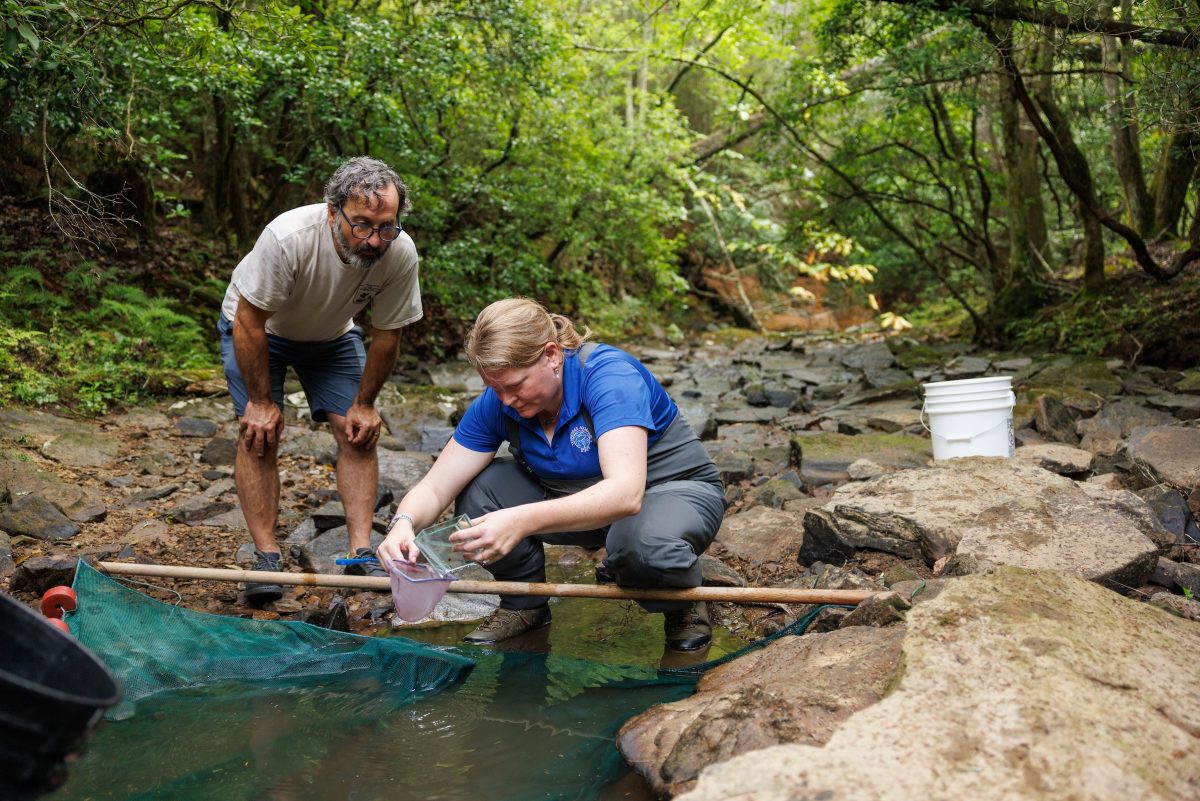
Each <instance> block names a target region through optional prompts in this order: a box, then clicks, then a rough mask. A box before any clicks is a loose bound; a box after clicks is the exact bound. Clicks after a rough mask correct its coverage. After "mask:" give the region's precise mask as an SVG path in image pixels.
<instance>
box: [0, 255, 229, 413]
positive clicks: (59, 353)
mask: <svg viewBox="0 0 1200 801" xmlns="http://www.w3.org/2000/svg"><path fill="white" fill-rule="evenodd" d="M0 260H2V261H4V262H9V263H13V266H11V267H9V268H8V269H7V270H6V271H5V272H3V273H0V405H3V404H7V403H20V404H27V405H35V406H36V405H44V404H49V403H62V404H65V405H67V406H70V407H72V408H74V409H76V410H78V411H82V412H88V413H101V412H105V411H107V410H108V409H109V408H110V407H111V406H113V405H118V404H121V405H124V404H131V403H136V402H137V401H139V400H141V399H144V398H147V397H149V396H151V395H153V394H155V393H156V392H157V391H160V390H161V389H162V388H163V386H164V384H165V383H169V382H170V381H171V379H172V377H173V376H174V375H175V374H176V373H177V372H178V371H180V370H185V369H188V368H193V367H199V366H203V365H209V364H211V363H212V362H213V360H214V356H213V353H212V351H211V349H212V344H211V342H212V337H211V336H210V334H209V333H208V332H207V331H205V330H204V329H202V327H201V325H200V323H198V322H197V321H196V320H194V319H193V318H191V317H189V316H187V315H186V314H184V313H183V312H182V311H181V310H180V308H179V304H178V303H176V302H175V301H172V300H169V299H166V298H161V297H151V296H148V295H146V293H145V292H144V291H143V290H141V289H139V288H136V287H132V286H127V285H123V284H120V283H117V279H118V277H119V273H118V271H117V270H116V269H114V268H101V267H99V266H97V265H96V264H93V263H91V262H80V263H78V264H75V265H74V266H72V267H71V268H70V269H68V270H67V271H66V272H65V273H64V274H63V275H62V276H61V279H59V280H58V281H57V282H56V283H57V285H58V291H51V290H50V289H49V288H48V283H49V282H48V280H47V278H46V276H48V275H53V274H54V272H55V268H54V267H53V266H52V265H51V264H50V263H49V262H48V261H47V260H46V259H45V258H44V257H40V256H38V255H37V254H30V253H0Z"/></svg>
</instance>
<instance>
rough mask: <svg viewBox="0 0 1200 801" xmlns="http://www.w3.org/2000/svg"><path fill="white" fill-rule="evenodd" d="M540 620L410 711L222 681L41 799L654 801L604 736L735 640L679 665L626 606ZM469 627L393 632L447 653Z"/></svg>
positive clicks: (571, 610) (161, 710) (97, 754)
mask: <svg viewBox="0 0 1200 801" xmlns="http://www.w3.org/2000/svg"><path fill="white" fill-rule="evenodd" d="M581 578H582V577H581V576H578V575H574V576H572V575H561V576H553V577H552V578H551V580H554V581H564V580H565V581H570V580H575V581H579V580H581ZM552 611H553V616H554V622H553V623H552V624H551V625H550V626H548V627H546V628H544V629H541V630H539V631H537V632H532V633H530V634H529V635H525V636H524V637H522V638H518V639H517V640H516V641H510V642H508V643H505V647H504V648H503V649H464V651H463V653H464V654H465V655H467V656H468V657H470V658H472V659H475V660H476V661H477V664H476V666H475V668H474V669H473V670H472V671H471V672H470V673H469V674H468V675H467V677H466V678H465V679H464V680H463V681H461V682H460V683H459V684H458V685H457V686H455V687H452V688H451V689H448V690H445V691H443V692H440V693H437V694H434V695H432V696H428V697H425V698H423V699H421V700H418V701H417V702H416V703H411V702H404V701H403V699H393V698H392V697H391V695H390V693H389V691H388V690H386V689H385V688H381V687H379V686H378V685H365V686H356V685H354V684H351V683H347V684H345V685H339V686H332V687H331V686H329V685H328V684H326V685H319V686H305V685H298V686H297V685H293V686H288V687H273V688H266V689H264V688H262V687H258V686H248V685H228V684H226V685H221V686H219V687H213V688H206V689H203V690H198V691H189V692H181V693H171V694H165V695H160V696H156V697H152V698H149V699H145V700H143V701H141V702H139V703H138V704H137V708H136V713H135V714H134V715H133V716H132V717H129V718H128V719H126V720H120V721H110V722H106V723H105V724H104V725H103V726H102V727H101V728H100V729H99V730H98V731H97V732H96V733H95V734H94V735H93V736H92V738H91V740H90V741H89V746H88V750H87V753H86V754H85V755H84V757H83V758H82V759H81V761H80V762H78V763H77V764H75V765H73V766H72V768H71V772H70V776H69V779H68V781H67V784H66V785H65V787H64V788H62V789H61V790H60V791H58V792H57V793H55V794H54V795H52V796H50V798H52V799H55V800H56V801H58V800H60V799H61V801H83V799H146V800H147V801H148V800H149V799H163V800H164V801H165V800H166V799H172V800H173V801H207V800H208V799H213V801H217V800H218V799H219V800H220V801H241V800H243V799H244V800H245V801H251V800H252V799H253V800H254V801H258V800H260V799H261V800H262V801H335V799H336V801H352V800H353V801H358V800H360V799H361V800H364V801H365V800H366V799H431V800H432V799H446V800H447V801H459V800H461V801H469V800H470V801H473V800H474V799H488V801H524V799H580V800H581V801H582V800H584V799H589V800H590V799H596V800H597V801H615V799H621V800H622V801H637V800H638V799H649V798H652V795H651V793H650V792H649V789H648V787H647V786H646V785H645V783H644V782H643V781H642V779H641V778H640V777H639V776H637V774H635V773H633V772H632V771H631V770H630V769H629V768H628V766H627V765H626V764H625V763H624V761H623V760H622V758H621V757H620V755H619V753H618V752H617V750H616V748H615V746H614V735H615V732H616V730H617V729H618V728H619V727H620V725H621V724H622V723H623V722H624V721H625V720H627V719H628V718H629V717H631V716H633V715H635V714H637V713H639V712H641V711H642V710H644V709H646V708H648V707H649V706H652V705H654V704H658V703H664V702H668V701H672V700H677V699H679V698H683V697H686V696H687V695H689V694H690V693H691V692H692V689H693V686H694V678H693V677H689V676H684V675H681V674H672V673H671V672H670V671H667V672H660V671H659V667H660V664H663V663H664V662H665V665H666V666H667V667H673V666H678V665H679V663H680V662H687V663H692V664H694V663H696V662H700V661H703V660H706V659H715V658H717V657H719V656H721V655H723V654H725V653H728V652H731V651H733V650H735V649H736V648H738V647H740V646H741V645H743V644H744V643H741V642H739V641H736V640H734V639H733V638H732V637H731V636H730V635H729V634H728V632H725V631H723V630H717V631H716V632H715V634H716V636H715V641H714V644H713V646H712V648H711V649H710V650H708V651H707V652H706V653H702V654H694V655H689V656H688V657H686V658H680V655H676V654H673V653H672V652H669V651H664V647H663V635H662V615H657V614H647V613H645V612H643V611H642V610H641V609H640V608H639V607H638V606H637V605H636V604H634V603H632V602H623V601H603V600H591V599H559V600H556V601H554V602H553V603H552ZM473 625H474V624H461V625H460V624H452V625H441V626H437V627H428V628H405V629H403V630H400V629H396V630H393V633H394V634H395V635H396V636H407V637H409V638H410V639H416V640H420V641H423V642H426V643H430V644H435V645H443V646H445V645H451V644H454V643H457V642H459V640H460V639H461V637H462V636H463V634H465V633H466V632H467V631H469V630H470V629H471V628H472V627H473ZM664 654H665V655H666V659H665V660H664Z"/></svg>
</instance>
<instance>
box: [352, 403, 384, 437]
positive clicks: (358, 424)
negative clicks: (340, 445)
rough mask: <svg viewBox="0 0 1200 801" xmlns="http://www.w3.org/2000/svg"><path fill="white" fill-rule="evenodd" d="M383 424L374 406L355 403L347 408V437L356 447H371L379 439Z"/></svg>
mask: <svg viewBox="0 0 1200 801" xmlns="http://www.w3.org/2000/svg"><path fill="white" fill-rule="evenodd" d="M382 424H383V421H382V420H381V419H380V418H379V412H377V411H375V407H374V406H365V405H363V404H361V403H355V404H354V405H353V406H351V407H350V408H349V409H348V410H346V427H345V429H344V431H345V433H346V439H347V440H348V441H349V442H350V444H351V445H353V446H354V447H356V448H369V447H371V446H373V445H374V444H375V442H376V441H377V440H378V439H379V431H380V426H381V425H382Z"/></svg>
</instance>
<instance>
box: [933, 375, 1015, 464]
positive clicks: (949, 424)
mask: <svg viewBox="0 0 1200 801" xmlns="http://www.w3.org/2000/svg"><path fill="white" fill-rule="evenodd" d="M1014 402H1015V398H1014V396H1013V394H1012V392H1011V391H1010V392H1008V393H1007V397H1001V398H989V399H983V400H975V401H971V400H952V399H943V400H940V401H934V400H927V401H926V402H925V405H924V407H922V409H921V423H922V425H924V423H925V416H926V415H928V416H929V425H927V426H926V428H927V429H928V430H929V434H930V436H931V437H932V439H933V458H934V459H935V460H937V461H940V460H942V459H957V458H959V457H962V456H1004V457H1008V458H1012V456H1013V454H1014V453H1016V441H1015V440H1014V438H1013V425H1012V410H1013V403H1014Z"/></svg>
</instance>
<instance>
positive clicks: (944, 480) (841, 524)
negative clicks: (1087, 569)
mask: <svg viewBox="0 0 1200 801" xmlns="http://www.w3.org/2000/svg"><path fill="white" fill-rule="evenodd" d="M1089 493H1095V494H1096V496H1098V497H1093V495H1092V494H1089ZM1026 500H1028V501H1030V502H1031V503H1033V502H1039V501H1040V502H1041V506H1039V507H1037V508H1039V509H1043V510H1045V512H1046V514H1045V515H1044V518H1042V519H1039V520H1038V521H1037V525H1039V526H1048V527H1051V528H1052V529H1053V530H1054V531H1056V532H1057V534H1056V537H1055V543H1056V544H1057V543H1058V541H1059V540H1060V539H1068V540H1069V539H1070V538H1072V537H1073V536H1075V534H1076V532H1078V533H1079V535H1080V536H1088V537H1090V536H1094V535H1093V534H1092V533H1091V532H1090V529H1094V528H1098V527H1097V526H1096V525H1095V524H1094V523H1093V522H1092V517H1093V516H1095V517H1096V518H1097V519H1103V520H1105V524H1106V525H1111V526H1112V528H1111V529H1109V530H1106V532H1104V533H1106V534H1107V535H1109V536H1111V537H1112V538H1113V541H1114V548H1119V547H1123V546H1122V545H1121V543H1127V542H1138V543H1140V542H1141V541H1142V540H1144V539H1145V538H1147V537H1150V536H1151V535H1152V534H1155V533H1156V532H1161V526H1159V525H1158V523H1157V521H1156V520H1154V516H1153V514H1152V513H1151V512H1150V510H1149V508H1148V507H1147V506H1146V504H1145V502H1144V501H1142V500H1141V499H1140V498H1137V497H1136V496H1134V495H1133V494H1132V493H1127V492H1126V493H1108V492H1107V491H1105V490H1104V489H1103V488H1102V487H1098V486H1094V485H1083V484H1077V483H1076V482H1074V481H1072V480H1070V479H1068V478H1065V477H1063V476H1059V475H1056V474H1054V473H1051V472H1049V471H1047V470H1043V469H1042V468H1040V467H1036V466H1034V465H1030V464H1025V463H1023V462H1018V461H1015V460H1011V461H1010V460H1008V459H1002V458H983V457H970V458H963V459H952V460H949V461H947V462H937V463H934V464H933V466H931V467H928V468H923V469H915V470H903V471H900V472H896V473H891V474H889V475H886V476H883V477H881V478H877V479H873V480H871V481H865V482H858V483H854V484H848V485H846V486H843V487H840V488H839V489H838V491H837V492H836V493H835V494H834V496H833V498H832V499H831V500H830V501H829V502H827V503H826V504H825V505H824V506H822V507H820V508H817V509H812V510H810V511H809V512H808V513H807V514H806V515H805V517H804V544H803V547H802V549H801V552H800V560H801V562H802V563H805V564H811V563H813V562H817V561H821V562H830V563H833V564H842V563H844V562H845V561H846V560H847V559H849V558H851V557H852V556H853V555H854V553H855V552H856V551H857V550H858V549H860V548H867V549H872V550H879V551H885V552H888V553H894V554H896V555H898V556H903V557H906V558H912V557H917V556H921V557H923V558H924V559H925V561H926V563H927V564H930V565H932V564H933V563H934V562H935V561H936V560H938V559H940V558H942V557H944V556H951V555H954V553H955V552H956V550H958V549H959V548H960V539H961V538H962V537H963V532H965V531H967V530H968V529H971V528H972V527H973V526H976V524H977V521H978V520H979V519H980V517H981V516H982V515H984V514H987V515H988V518H987V519H988V521H989V525H991V526H993V527H994V528H993V529H992V530H991V531H992V533H994V534H995V536H998V537H1005V536H1011V537H1014V538H1017V537H1019V536H1020V535H1021V532H1022V531H1023V530H1024V527H1025V526H1027V525H1031V523H1030V519H1031V518H1030V516H1029V515H1027V514H1025V513H1024V512H1023V511H1022V507H1021V506H1020V505H1019V504H1017V505H1015V506H1013V507H1012V512H1011V515H1010V517H1011V527H1012V529H1013V530H1014V533H1012V534H1006V533H1005V526H1006V525H1008V524H1007V523H1006V522H1005V521H1006V520H1008V519H1009V517H1006V516H1005V515H1004V514H1003V510H1004V509H1006V508H1008V506H1009V505H1010V504H1013V503H1014V502H1016V501H1026ZM990 510H996V511H990ZM985 528H986V527H980V535H981V536H987V534H988V532H987V531H985V530H984V529H985ZM1151 544H1153V543H1151ZM1014 558H1015V557H1014ZM1079 558H1080V559H1081V560H1082V562H1081V564H1083V565H1086V564H1089V562H1088V558H1089V557H1088V554H1087V553H1082V554H1080V557H1079ZM1097 558H1098V557H1097Z"/></svg>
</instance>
